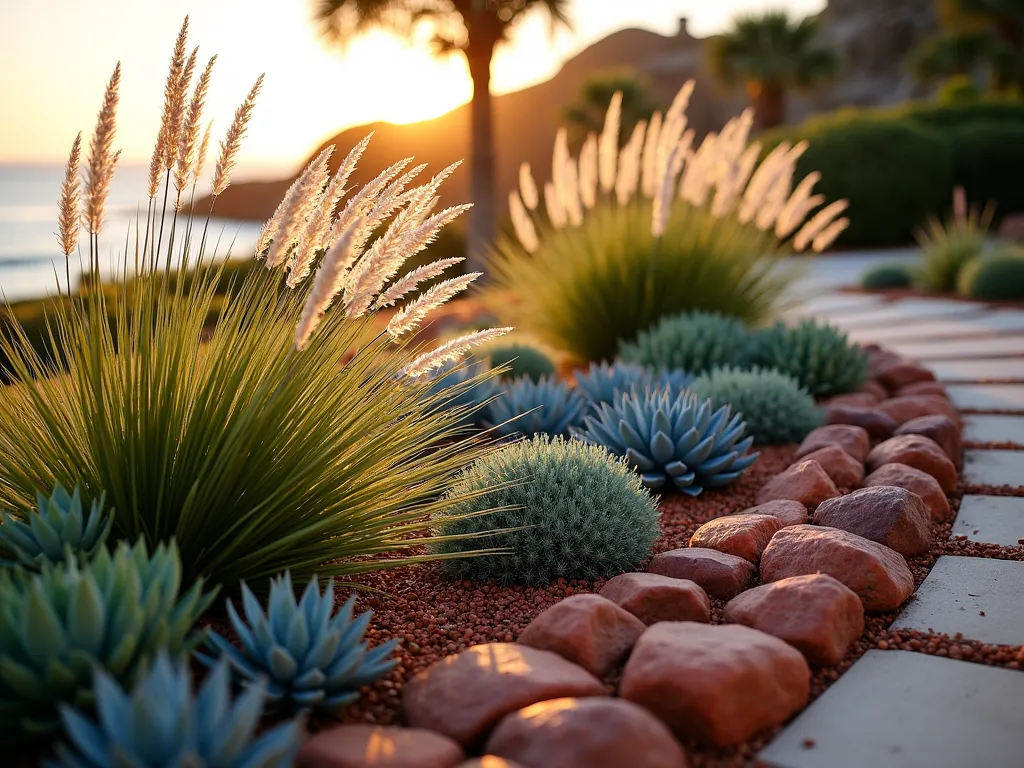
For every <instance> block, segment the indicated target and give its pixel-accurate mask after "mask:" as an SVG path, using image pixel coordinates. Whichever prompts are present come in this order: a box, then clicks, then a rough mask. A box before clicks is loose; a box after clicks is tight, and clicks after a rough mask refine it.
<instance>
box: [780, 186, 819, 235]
mask: <svg viewBox="0 0 1024 768" xmlns="http://www.w3.org/2000/svg"><path fill="white" fill-rule="evenodd" d="M819 181H821V174H820V173H818V172H817V171H811V172H810V173H808V174H807V175H806V176H804V177H803V178H802V179H801V180H800V183H799V184H797V185H796V189H794V190H793V194H791V195H790V196H789V200H787V201H786V204H785V205H784V206H782V210H781V211H779V215H778V218H776V220H775V236H776V237H778V238H780V239H781V238H785V237H789V235H791V234H792V233H793V230H795V229H796V228H797V227H798V226H800V224H801V223H802V222H803V220H804V219H805V218H807V214H808V213H810V212H811V211H812V210H814V209H815V208H817V207H818V206H819V205H821V204H822V203H823V202H825V196H824V195H812V194H811V192H812V191H813V190H814V185H815V184H817V183H818V182H819Z"/></svg>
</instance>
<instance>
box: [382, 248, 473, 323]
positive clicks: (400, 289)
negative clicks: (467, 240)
mask: <svg viewBox="0 0 1024 768" xmlns="http://www.w3.org/2000/svg"><path fill="white" fill-rule="evenodd" d="M465 260H466V259H465V257H464V256H453V257H451V258H448V259H438V260H437V261H432V262H430V263H429V264H424V265H423V266H422V267H416V269H414V270H412V271H411V272H406V273H405V274H404V275H402V276H401V277H400V278H398V279H397V280H395V281H394V282H393V283H392V284H391V285H389V286H388V288H387V290H386V291H384V292H383V293H382V294H381V295H380V296H379V297H378V298H377V300H376V301H375V302H374V303H373V309H374V310H375V311H376V310H378V309H384V308H386V307H391V306H394V304H395V303H397V302H398V301H400V300H401V299H402V298H404V297H405V295H406V294H407V293H411V292H412V291H414V290H416V288H417V286H419V284H420V283H422V282H424V281H425V280H430V279H432V278H435V277H437V276H438V275H441V274H443V273H444V272H446V271H447V270H448V268H449V267H454V266H455V265H456V264H460V263H462V262H463V261H465Z"/></svg>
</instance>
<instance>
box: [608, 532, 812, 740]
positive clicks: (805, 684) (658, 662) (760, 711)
mask: <svg viewBox="0 0 1024 768" xmlns="http://www.w3.org/2000/svg"><path fill="white" fill-rule="evenodd" d="M783 530H786V529H783ZM776 535H778V534H776ZM810 680H811V671H810V668H809V667H808V666H807V661H806V660H805V659H804V657H803V655H802V654H801V653H800V652H799V651H798V650H796V649H795V648H793V647H792V646H791V645H789V644H788V643H785V642H783V641H782V640H779V639H778V638H776V637H772V636H771V635H768V634H765V633H764V632H759V631H757V630H756V629H751V628H749V627H744V626H740V625H718V626H715V625H708V624H696V623H693V622H688V621H683V622H668V621H666V622H662V623H660V624H655V625H654V626H653V627H651V628H650V629H648V630H647V631H646V632H645V633H644V634H643V636H642V637H641V638H640V640H639V641H638V642H637V644H636V647H635V648H634V649H633V653H632V654H631V655H630V657H629V661H628V662H627V663H626V668H625V670H624V671H623V673H622V682H621V684H620V685H619V696H621V697H622V698H623V699H626V700H628V701H634V702H636V703H637V704H640V705H641V706H644V707H646V708H647V709H649V710H650V711H651V712H653V713H654V714H655V715H657V716H658V717H659V718H661V719H662V720H663V721H664V722H665V723H666V724H667V725H668V726H669V727H670V728H671V729H672V730H673V731H675V733H676V735H677V736H679V737H680V738H683V739H692V740H694V741H696V742H699V743H702V744H710V745H713V746H726V745H729V744H737V743H739V742H742V741H746V740H747V739H749V738H750V737H751V736H753V735H754V734H755V733H757V732H758V731H760V730H762V729H764V728H770V727H772V726H775V725H779V724H781V723H784V722H786V720H788V719H789V718H790V717H791V716H792V715H793V714H795V713H796V712H799V711H800V710H801V709H802V708H803V707H804V705H806V704H807V698H808V696H809V695H810Z"/></svg>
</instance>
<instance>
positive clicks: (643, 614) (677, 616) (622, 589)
mask: <svg viewBox="0 0 1024 768" xmlns="http://www.w3.org/2000/svg"><path fill="white" fill-rule="evenodd" d="M601 597H604V598H607V599H608V600H611V601H612V602H613V603H615V604H616V605H618V606H620V607H622V608H625V609H626V610H627V611H629V612H630V613H631V614H633V615H634V616H636V617H637V618H638V619H640V621H642V622H643V623H644V624H656V623H657V622H659V621H702V622H704V623H705V624H706V623H707V622H709V621H711V600H709V599H708V594H707V592H705V591H704V590H703V589H702V588H701V586H700V585H699V584H697V583H696V582H693V581H690V580H689V579H673V578H672V577H670V576H662V575H661V574H658V573H620V574H619V575H618V576H614V577H612V578H611V579H609V580H608V581H607V582H605V585H604V586H603V587H601Z"/></svg>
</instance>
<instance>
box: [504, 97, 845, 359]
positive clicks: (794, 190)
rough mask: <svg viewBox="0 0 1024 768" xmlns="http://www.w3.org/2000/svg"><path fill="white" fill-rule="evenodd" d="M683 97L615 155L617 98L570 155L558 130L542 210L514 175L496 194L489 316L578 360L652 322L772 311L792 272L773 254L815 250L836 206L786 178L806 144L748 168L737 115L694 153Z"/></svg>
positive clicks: (756, 317) (608, 355)
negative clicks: (504, 197) (508, 189)
mask: <svg viewBox="0 0 1024 768" xmlns="http://www.w3.org/2000/svg"><path fill="white" fill-rule="evenodd" d="M692 90H693V82H692V81H691V82H689V83H687V84H686V85H685V86H683V88H682V89H681V90H680V92H679V94H678V95H677V97H676V98H675V100H674V101H673V103H672V105H671V107H670V108H669V109H668V111H667V112H666V113H665V116H664V119H662V116H661V114H660V113H656V114H655V116H654V117H653V118H652V120H651V121H650V124H647V123H646V122H640V123H639V124H638V126H637V128H636V129H635V130H634V131H633V133H632V135H631V136H630V137H629V139H628V140H627V141H626V142H625V145H624V146H622V147H621V149H620V142H619V119H620V112H619V109H618V107H617V104H618V103H619V102H620V101H621V94H616V96H615V97H614V98H613V99H612V104H611V105H610V106H609V109H608V113H607V115H606V119H605V127H604V130H603V132H602V134H601V136H600V138H598V137H596V136H593V135H591V137H589V138H588V140H587V143H586V144H585V145H584V147H585V149H584V151H582V152H581V153H580V156H579V158H578V159H577V158H574V157H573V156H572V155H571V154H570V152H569V144H568V134H567V133H566V131H565V130H564V129H563V130H561V131H560V132H559V133H558V135H557V137H556V140H555V147H554V153H553V158H552V169H551V181H549V182H547V183H546V184H545V185H544V187H543V205H542V204H541V195H540V194H538V189H537V185H536V182H535V180H534V178H533V175H532V172H531V170H530V168H529V166H524V167H523V169H522V172H521V174H520V188H519V190H518V191H513V192H512V193H511V195H510V200H509V202H510V208H509V210H510V212H511V216H512V224H513V227H514V230H515V233H516V238H515V239H514V240H512V239H505V240H502V241H501V242H499V244H498V247H497V251H496V253H495V254H493V256H492V258H491V267H492V269H491V274H492V276H493V277H494V286H493V296H492V298H493V300H494V301H493V303H494V306H495V310H496V312H497V313H498V315H499V316H500V317H502V318H503V319H507V320H508V321H509V322H510V323H514V324H515V325H517V326H518V327H519V328H521V329H523V330H525V331H528V332H529V333H531V334H532V335H534V336H536V337H537V338H539V339H541V340H543V341H545V342H546V343H548V344H550V345H551V346H552V347H554V348H556V349H559V350H563V351H565V352H568V353H570V354H572V355H573V356H575V357H577V358H579V359H581V360H591V361H601V360H606V361H610V360H612V359H613V358H614V357H615V353H616V349H617V346H618V342H619V340H620V339H626V340H630V339H634V338H636V336H637V335H638V334H639V333H640V332H641V331H643V330H645V329H646V328H648V327H650V326H651V325H653V324H655V323H657V322H658V321H659V320H660V319H661V318H662V317H666V316H670V315H677V314H680V313H682V312H690V311H695V310H704V311H709V312H720V313H722V314H725V315H729V316H732V317H737V318H739V319H740V320H742V321H744V322H746V323H750V324H756V323H760V322H763V321H764V320H767V319H769V318H770V317H771V316H772V314H773V312H774V310H775V309H776V305H777V304H778V303H779V301H780V299H781V296H782V293H783V291H784V289H785V288H786V286H787V285H788V284H789V282H790V280H791V278H792V272H790V271H787V270H783V269H780V268H779V265H778V264H777V260H778V257H779V256H781V255H783V254H785V253H787V252H788V251H789V250H795V251H803V250H806V249H807V248H811V249H813V250H815V251H820V250H823V249H825V248H827V247H828V246H829V245H830V244H831V243H832V242H833V241H834V240H835V238H836V237H838V236H839V234H840V233H841V232H842V231H843V230H844V229H845V228H846V226H847V225H848V224H849V221H848V220H847V219H846V218H842V217H840V214H841V213H842V211H843V210H844V209H845V208H846V202H845V201H836V202H833V203H831V204H829V205H825V206H824V207H821V206H822V204H823V203H824V202H825V199H824V196H823V195H820V194H813V188H814V185H815V184H816V183H817V182H818V180H819V179H820V175H819V174H817V173H811V174H808V175H807V176H806V177H804V178H803V179H800V180H799V181H797V182H796V183H794V178H793V176H794V172H795V168H796V162H797V159H798V158H799V157H800V155H801V154H802V153H803V152H804V150H805V149H806V148H807V145H806V143H800V144H797V145H795V146H794V145H791V144H789V143H786V142H784V143H782V144H780V145H779V146H778V147H776V148H775V149H774V150H772V151H771V152H770V153H768V155H767V156H766V157H765V158H764V159H763V160H761V161H760V162H758V161H759V157H760V150H761V147H760V145H759V144H757V143H754V144H748V143H747V137H748V134H749V131H750V128H751V126H752V123H753V112H752V111H751V110H747V111H746V112H744V113H743V114H742V115H741V116H739V117H736V118H733V119H732V120H730V121H729V122H728V123H727V124H726V125H725V126H724V127H723V128H722V130H721V131H720V132H718V133H714V132H712V133H709V134H708V135H707V136H706V137H705V138H704V139H703V141H702V142H701V143H700V145H699V146H696V147H694V146H693V144H694V133H693V131H692V130H686V124H687V118H686V114H685V112H686V107H687V104H688V101H689V98H690V93H691V92H692Z"/></svg>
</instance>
